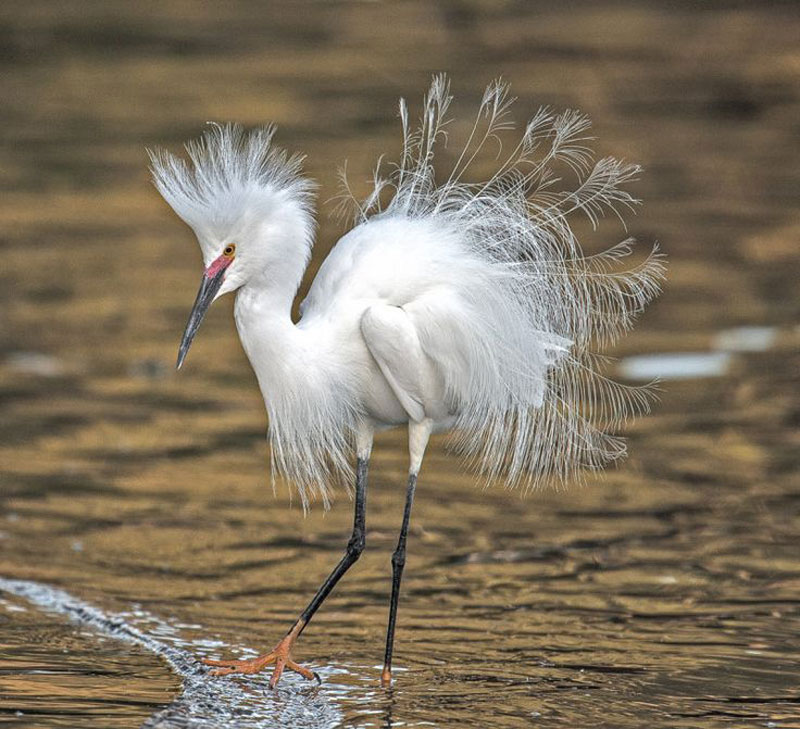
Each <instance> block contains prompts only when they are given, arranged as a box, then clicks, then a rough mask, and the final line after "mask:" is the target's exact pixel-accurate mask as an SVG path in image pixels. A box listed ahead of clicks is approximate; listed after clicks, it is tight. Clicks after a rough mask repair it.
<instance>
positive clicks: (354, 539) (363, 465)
mask: <svg viewBox="0 0 800 729" xmlns="http://www.w3.org/2000/svg"><path fill="white" fill-rule="evenodd" d="M367 464H368V461H367V460H366V459H362V458H359V459H358V462H357V463H356V498H355V502H356V503H355V509H354V512H353V533H352V534H351V535H350V541H349V542H347V551H345V553H344V557H342V559H341V560H340V561H339V564H337V565H336V567H334V569H333V572H331V573H330V575H328V578H327V579H326V580H325V582H323V583H322V586H321V587H320V588H319V590H317V594H316V595H314V597H313V598H312V600H311V602H310V603H308V605H307V606H306V609H305V610H303V612H302V613H300V617H299V618H298V619H297V622H296V623H295V624H294V625H293V626H292V629H291V630H290V631H289V633H293V632H295V631H296V633H295V635H300V633H302V632H303V630H304V629H305V627H306V625H307V624H308V622H309V621H310V620H311V618H312V617H313V615H314V613H315V612H317V609H318V608H319V606H320V605H322V602H323V601H324V600H325V598H326V597H328V594H329V593H330V591H331V590H332V589H333V588H334V587H335V586H336V583H337V582H338V581H339V580H340V579H341V578H342V575H343V574H344V573H345V572H347V570H349V569H350V567H352V565H353V564H354V563H355V562H356V560H358V558H359V557H360V556H361V553H362V552H363V551H364V544H365V541H366V539H365V533H366V528H365V519H366V511H367Z"/></svg>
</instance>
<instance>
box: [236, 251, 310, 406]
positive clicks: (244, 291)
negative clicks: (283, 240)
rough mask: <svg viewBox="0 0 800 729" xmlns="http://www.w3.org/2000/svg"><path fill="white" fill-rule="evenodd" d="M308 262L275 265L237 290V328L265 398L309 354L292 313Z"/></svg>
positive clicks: (280, 384)
mask: <svg viewBox="0 0 800 729" xmlns="http://www.w3.org/2000/svg"><path fill="white" fill-rule="evenodd" d="M304 265H305V264H304V262H302V261H301V262H297V261H295V262H294V265H290V264H289V262H288V261H287V262H283V263H282V264H279V265H277V266H275V267H271V268H270V269H269V270H268V271H264V272H263V273H262V274H259V275H257V276H254V277H253V278H252V279H251V280H250V281H248V283H247V284H246V285H245V286H242V288H240V289H239V291H238V292H237V294H236V304H235V306H234V318H235V320H236V328H237V329H238V331H239V338H240V339H241V341H242V346H243V347H244V350H245V352H246V354H247V356H248V359H249V360H250V364H251V365H252V367H253V370H254V371H255V373H256V376H257V377H258V382H259V385H260V386H261V390H262V392H263V393H264V397H265V398H267V397H268V396H269V395H271V394H272V393H271V391H272V390H273V389H274V388H275V387H281V386H282V383H281V382H279V381H278V380H280V378H281V377H282V376H283V375H285V374H286V373H287V372H288V371H289V367H290V364H291V363H296V362H298V361H301V358H302V356H303V355H304V354H305V352H304V349H305V342H304V341H303V337H302V335H301V333H300V332H299V331H298V329H297V327H296V326H295V324H294V322H292V317H291V311H292V302H293V301H294V297H295V295H296V294H297V289H298V287H299V285H300V280H301V278H302V274H303V268H304Z"/></svg>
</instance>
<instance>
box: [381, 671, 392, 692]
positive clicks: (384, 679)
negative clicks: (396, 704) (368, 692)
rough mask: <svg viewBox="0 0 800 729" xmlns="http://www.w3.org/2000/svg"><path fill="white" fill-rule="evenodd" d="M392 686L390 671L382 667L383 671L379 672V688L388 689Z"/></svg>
mask: <svg viewBox="0 0 800 729" xmlns="http://www.w3.org/2000/svg"><path fill="white" fill-rule="evenodd" d="M391 685H392V669H391V668H389V667H388V666H384V667H383V671H381V686H383V688H389V687H390V686H391Z"/></svg>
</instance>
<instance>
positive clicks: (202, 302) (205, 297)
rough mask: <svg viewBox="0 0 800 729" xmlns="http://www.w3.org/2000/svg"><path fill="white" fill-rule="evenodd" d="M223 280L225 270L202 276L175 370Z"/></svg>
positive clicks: (181, 362)
mask: <svg viewBox="0 0 800 729" xmlns="http://www.w3.org/2000/svg"><path fill="white" fill-rule="evenodd" d="M224 279H225V268H220V269H219V270H218V271H217V272H216V273H215V274H214V275H212V276H209V275H208V273H207V272H206V273H204V274H203V280H202V281H201V283H200V290H199V291H198V292H197V298H196V299H195V300H194V306H193V307H192V311H191V313H190V314H189V321H188V322H186V330H185V331H184V332H183V339H182V340H181V346H180V347H179V348H178V362H177V364H176V365H175V368H176V369H180V368H181V365H182V364H183V360H185V359H186V355H187V354H188V352H189V347H191V346H192V340H193V339H194V335H195V334H197V330H198V329H199V328H200V324H201V323H202V321H203V317H204V316H205V315H206V311H208V307H209V306H210V305H211V302H212V301H214V297H215V296H216V295H217V291H219V288H220V286H222V282H223V281H224Z"/></svg>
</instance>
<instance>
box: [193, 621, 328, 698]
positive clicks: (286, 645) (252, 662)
mask: <svg viewBox="0 0 800 729" xmlns="http://www.w3.org/2000/svg"><path fill="white" fill-rule="evenodd" d="M294 638H295V636H293V635H291V634H289V635H287V636H286V637H285V638H284V639H283V640H282V641H281V642H280V643H278V645H276V646H275V647H274V648H273V649H272V650H271V651H270V652H269V653H265V654H264V655H263V656H257V657H256V658H250V659H249V660H245V661H215V660H212V659H210V658H203V659H202V661H203V663H205V664H206V665H207V666H215V667H216V668H215V670H213V671H211V673H210V675H211V676H227V675H228V674H229V673H258V672H259V671H262V670H263V669H265V668H266V667H267V666H270V665H272V664H273V663H274V664H275V668H274V669H273V671H272V678H270V680H269V687H270V688H275V685H276V684H277V683H278V681H280V679H281V674H283V669H284V668H288V669H289V670H290V671H294V672H295V673H299V674H300V675H301V676H302V677H303V678H306V679H308V680H309V681H311V680H313V679H316V680H317V681H318V682H320V683H322V681H321V679H320V677H319V676H318V675H317V674H316V673H314V671H311V670H310V669H308V668H305V667H304V666H301V665H299V664H298V663H295V662H294V661H293V660H292V658H291V655H290V650H291V648H292V644H293V643H294Z"/></svg>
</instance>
